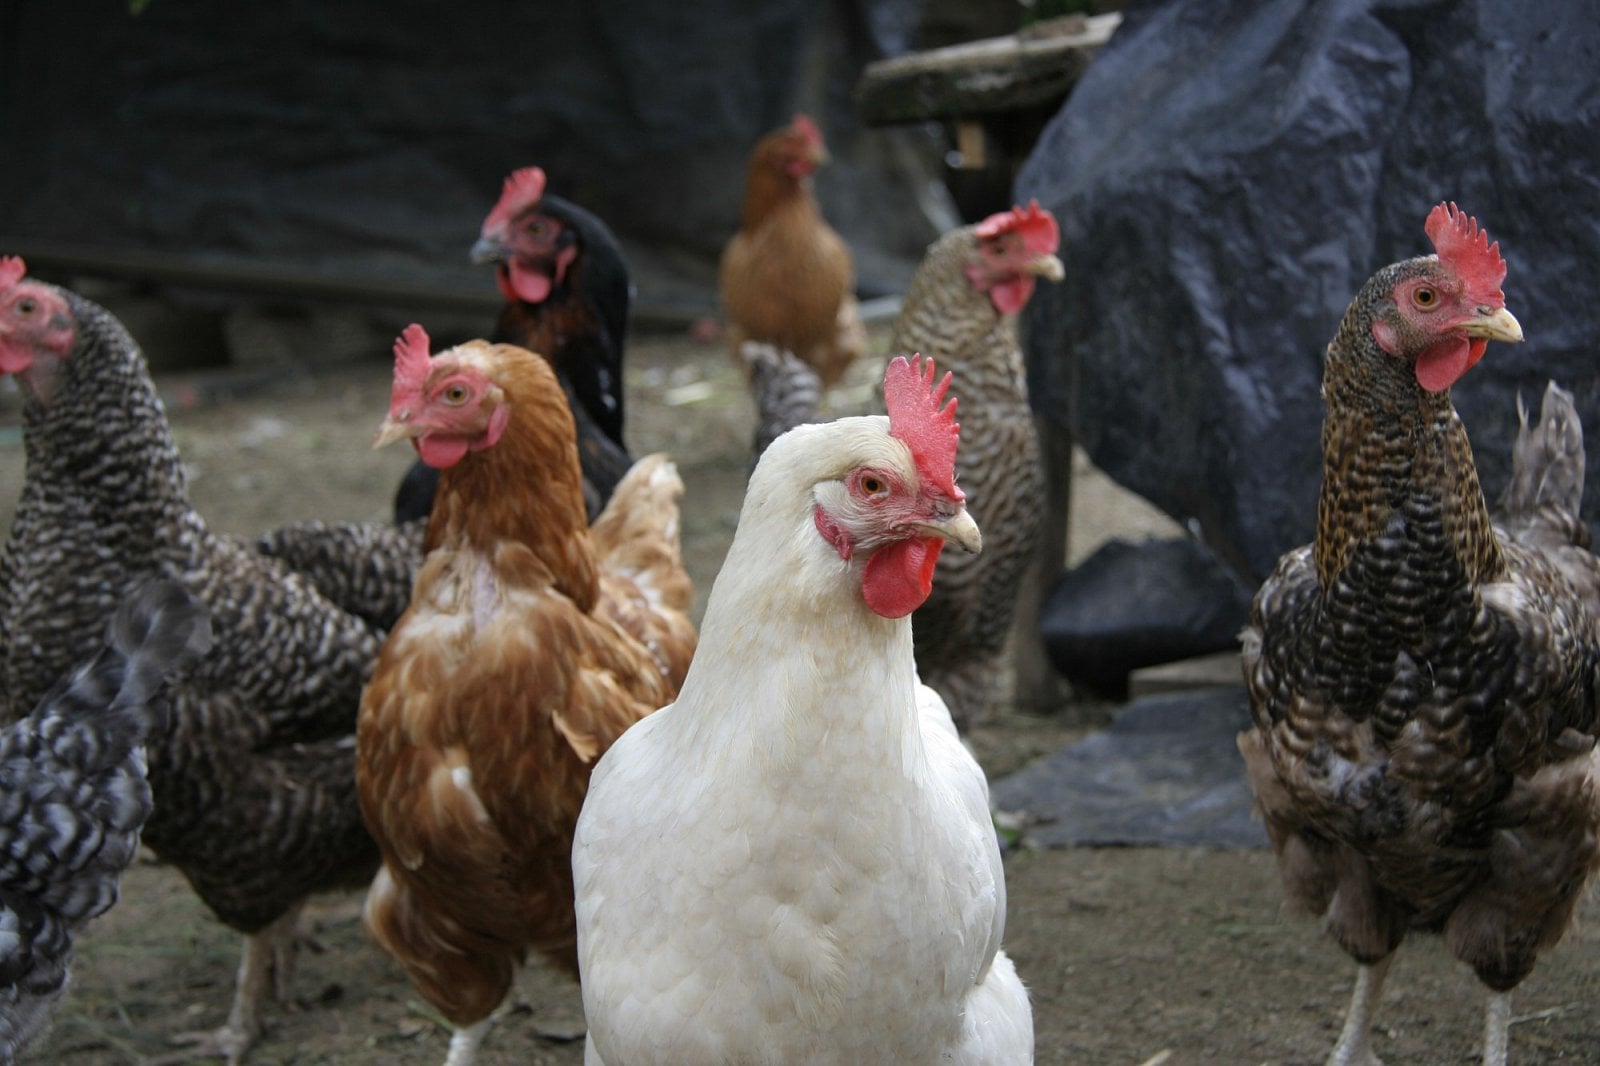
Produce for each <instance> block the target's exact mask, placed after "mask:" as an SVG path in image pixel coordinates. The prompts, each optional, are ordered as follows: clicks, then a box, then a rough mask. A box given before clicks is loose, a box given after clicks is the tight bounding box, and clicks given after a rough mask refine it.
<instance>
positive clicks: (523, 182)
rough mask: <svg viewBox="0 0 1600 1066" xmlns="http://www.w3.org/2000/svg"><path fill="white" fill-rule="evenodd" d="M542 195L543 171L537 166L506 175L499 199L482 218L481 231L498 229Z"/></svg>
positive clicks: (486, 231)
mask: <svg viewBox="0 0 1600 1066" xmlns="http://www.w3.org/2000/svg"><path fill="white" fill-rule="evenodd" d="M543 195H544V171H543V170H541V169H540V168H539V167H523V168H521V169H520V170H513V171H512V172H511V173H510V174H508V175H506V181H505V184H504V185H503V186H501V188H500V199H499V200H498V201H497V202H496V203H495V205H494V210H493V211H490V212H489V217H488V218H486V219H484V220H483V232H484V233H488V232H489V231H490V230H495V229H499V228H500V227H501V226H504V225H506V224H507V223H509V222H510V221H511V220H512V219H514V218H516V217H517V216H518V215H520V214H521V213H522V212H523V211H524V210H526V209H527V208H530V207H532V206H533V205H534V204H536V203H538V202H539V198H540V197H541V196H543Z"/></svg>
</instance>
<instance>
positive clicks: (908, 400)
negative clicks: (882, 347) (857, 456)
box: [883, 355, 967, 500]
mask: <svg viewBox="0 0 1600 1066" xmlns="http://www.w3.org/2000/svg"><path fill="white" fill-rule="evenodd" d="M935 373H936V369H935V367H934V365H933V360H932V359H923V358H922V356H920V355H913V356H912V357H911V358H910V359H909V360H907V359H906V357H905V356H903V355H900V356H896V357H895V358H894V359H892V360H890V362H889V366H888V367H887V368H886V369H885V370H884V372H883V403H884V406H885V407H886V408H887V409H888V411H889V435H890V436H892V437H895V438H896V439H898V440H899V441H901V442H902V443H903V444H905V446H906V447H908V448H910V449H911V455H912V457H913V458H914V459H916V461H917V471H918V472H919V473H920V474H921V475H922V476H923V478H924V479H925V480H927V481H930V482H932V483H933V484H934V485H935V486H937V487H938V488H939V489H940V490H941V491H942V492H943V493H944V494H945V495H946V496H949V497H950V498H951V499H954V500H964V499H966V498H967V495H966V493H964V492H962V491H961V490H960V489H958V488H956V445H957V444H958V443H959V442H960V440H961V424H960V423H959V422H957V421H956V405H957V401H956V399H955V398H954V397H951V399H950V402H949V403H947V404H944V406H943V407H941V406H939V405H940V404H941V403H943V401H944V394H945V393H946V392H948V391H949V390H950V372H949V371H945V375H944V377H943V378H942V379H940V381H939V383H938V384H937V385H935V384H934V383H933V376H934V374H935Z"/></svg>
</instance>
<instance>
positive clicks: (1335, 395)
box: [1239, 204, 1600, 1066]
mask: <svg viewBox="0 0 1600 1066" xmlns="http://www.w3.org/2000/svg"><path fill="white" fill-rule="evenodd" d="M1427 233H1428V236H1429V237H1430V239H1431V240H1432V241H1433V244H1434V247H1435V249H1436V250H1437V255H1433V256H1425V257H1421V258H1417V259H1410V260H1406V261H1405V262H1401V263H1396V264H1393V265H1391V266H1388V267H1385V268H1384V269H1382V270H1380V271H1379V272H1378V273H1377V274H1375V275H1374V276H1373V277H1372V278H1371V279H1370V280H1369V281H1368V282H1367V283H1366V284H1365V285H1364V286H1363V287H1362V289H1361V291H1360V293H1359V294H1358V295H1357V296H1356V298H1355V300H1354V302H1352V303H1351V305H1350V308H1349V310H1348V311H1347V312H1346V313H1345V316H1344V320H1343V321H1342V322H1341V323H1340V325H1339V329H1338V332H1337V333H1336V335H1335V336H1334V339H1333V341H1332V343H1330V344H1329V346H1328V351H1327V356H1326V362H1325V366H1324V372H1323V398H1324V401H1325V403H1326V407H1327V413H1326V419H1325V421H1324V423H1323V432H1322V443H1323V481H1322V492H1321V498H1320V501H1319V504H1318V511H1317V533H1316V540H1315V542H1314V543H1313V544H1311V545H1308V546H1306V547H1304V548H1301V549H1299V550H1297V551H1294V552H1291V553H1289V554H1288V555H1285V556H1284V557H1283V559H1282V560H1280V561H1279V563H1278V567H1277V569H1276V570H1275V572H1274V573H1273V574H1272V576H1271V577H1270V578H1268V580H1267V581H1266V583H1265V584H1263V585H1262V587H1261V590H1260V592H1259V593H1258V594H1257V596H1256V599H1255V604H1254V608H1253V617H1252V624H1251V626H1250V627H1249V628H1248V629H1247V630H1246V631H1245V633H1244V673H1245V678H1246V681H1247V683H1248V687H1249V692H1250V701H1251V711H1252V715H1253V718H1254V721H1255V726H1254V728H1253V729H1251V730H1249V731H1248V732H1246V733H1244V734H1242V735H1241V736H1240V738H1239V746H1240V749H1241V751H1242V752H1243V754H1244V757H1245V762H1246V765H1247V767H1248V771H1249V777H1250V783H1251V786H1252V788H1253V789H1254V791H1255V795H1256V802H1257V806H1258V809H1259V810H1260V813H1261V815H1262V817H1263V818H1264V820H1265V823H1266V828H1267V834H1268V836H1269V837H1270V838H1271V840H1272V844H1273V847H1274V848H1275V850H1276V851H1277V854H1278V862H1279V867H1280V870H1281V872H1282V875H1283V883H1284V891H1285V894H1286V896H1287V897H1288V899H1289V902H1290V903H1291V904H1292V905H1295V906H1297V907H1300V908H1303V909H1305V910H1307V911H1310V912H1311V913H1313V914H1318V915H1322V916H1324V918H1325V920H1326V923H1327V928H1328V931H1329V932H1330V933H1331V934H1332V936H1333V937H1334V939H1335V940H1336V941H1337V942H1338V943H1339V945H1340V946H1341V947H1343V948H1344V949H1345V951H1347V952H1348V953H1349V954H1350V955H1351V956H1352V957H1354V958H1355V960H1356V961H1357V962H1358V963H1359V964H1360V969H1359V973H1358V977H1357V981H1356V986H1355V992H1354V995H1353V997H1352V1000H1351V1005H1350V1010H1349V1013H1348V1015H1347V1017H1346V1021H1345V1026H1344V1030H1343V1032H1342V1034H1341V1035H1340V1038H1339V1040H1338V1042H1337V1044H1336V1045H1335V1047H1334V1050H1333V1052H1332V1055H1331V1056H1330V1058H1329V1062H1330V1063H1332V1064H1336V1066H1344V1064H1367V1063H1373V1062H1376V1061H1377V1059H1376V1056H1375V1055H1374V1054H1373V1050H1372V1044H1371V1039H1370V1031H1371V1025H1372V1018H1373V1013H1374V1011H1375V1009H1376V1007H1377V1004H1378V1001H1379V995H1380V992H1381V988H1382V984H1383V980H1384V976H1385V974H1386V973H1387V971H1388V969H1389V966H1390V963H1391V962H1392V960H1393V957H1394V951H1395V949H1396V948H1397V947H1398V946H1399V945H1400V942H1401V940H1402V939H1403V938H1404V937H1405V935H1406V933H1407V932H1408V931H1409V930H1411V929H1418V928H1420V929H1435V930H1441V931H1442V932H1443V934H1444V937H1445V943H1446V945H1447V946H1448V948H1449V949H1450V951H1451V952H1452V953H1453V954H1454V955H1455V956H1456V957H1457V958H1459V959H1460V960H1462V961H1463V962H1465V963H1467V964H1468V965H1469V966H1471V967H1472V968H1473V970H1474V972H1476V974H1477V975H1478V978H1479V979H1480V980H1481V981H1483V983H1484V984H1486V985H1487V986H1488V987H1489V988H1490V990H1491V996H1490V999H1489V1008H1488V1011H1487V1015H1486V1020H1485V1026H1484V1061H1485V1062H1486V1063H1489V1064H1494V1066H1499V1064H1503V1063H1504V1062H1505V1060H1506V1053H1507V1026H1508V1022H1509V1019H1510V990H1511V989H1512V988H1514V987H1515V986H1516V985H1517V983H1518V982H1520V981H1521V980H1522V979H1523V978H1524V977H1526V976H1527V975H1528V973H1529V972H1530V971H1531V970H1532V969H1533V967H1534V963H1535V961H1536V960H1537V958H1538V956H1539V954H1540V953H1541V952H1542V951H1544V950H1545V949H1547V948H1549V947H1551V946H1552V945H1554V944H1555V943H1556V942H1557V941H1558V940H1559V939H1560V938H1561V936H1562V935H1563V933H1564V932H1565V931H1566V929H1567V927H1568V925H1569V924H1570V923H1571V920H1572V916H1573V912H1574V909H1575V908H1576V907H1577V905H1578V903H1579V901H1580V899H1581V898H1582V896H1583V891H1584V886H1585V885H1586V884H1588V882H1589V879H1590V877H1591V876H1592V874H1593V873H1594V870H1595V867H1596V861H1597V857H1600V855H1597V850H1596V829H1597V827H1600V789H1597V767H1600V763H1597V760H1596V752H1595V739H1596V732H1597V722H1596V684H1597V680H1600V678H1597V669H1600V634H1597V631H1596V621H1595V620H1596V618H1597V614H1596V609H1597V607H1600V565H1597V564H1596V561H1595V557H1594V556H1593V555H1592V554H1591V553H1589V551H1588V550H1587V548H1588V534H1587V532H1586V531H1585V530H1584V527H1583V525H1582V523H1581V522H1579V521H1577V516H1576V508H1577V503H1578V500H1577V490H1576V489H1575V488H1574V487H1573V486H1574V485H1576V486H1578V487H1581V484H1582V481H1581V473H1579V475H1578V477H1577V479H1576V481H1574V479H1573V478H1572V477H1571V470H1570V466H1571V463H1572V462H1573V461H1574V459H1576V461H1578V462H1581V455H1582V450H1581V434H1578V433H1577V427H1576V421H1575V416H1574V415H1573V414H1572V412H1571V409H1570V405H1568V406H1567V407H1566V408H1565V409H1563V408H1562V405H1561V399H1562V397H1561V394H1559V393H1558V392H1552V393H1550V394H1549V396H1547V402H1546V407H1545V418H1544V424H1543V426H1542V427H1541V429H1540V431H1539V432H1538V433H1537V434H1530V433H1529V432H1528V431H1527V430H1526V428H1525V430H1524V434H1523V437H1524V440H1523V443H1522V444H1521V445H1519V447H1518V449H1517V454H1516V461H1517V464H1518V467H1519V469H1518V471H1517V475H1516V480H1515V481H1514V483H1513V487H1512V490H1511V491H1510V492H1509V493H1508V495H1507V498H1506V499H1505V500H1504V501H1503V503H1502V506H1503V509H1506V510H1508V511H1509V512H1510V513H1509V514H1508V515H1507V516H1506V517H1507V522H1506V524H1504V525H1501V526H1500V527H1499V528H1498V529H1497V527H1496V526H1495V525H1494V524H1492V523H1491V520H1490V515H1489V510H1488V507H1487V506H1486V504H1485V501H1484V496H1483V492H1482V490H1481V488H1480V487H1479V483H1478V475H1477V472H1476V470H1475V468H1474V466H1473V461H1472V450H1471V446H1470V445H1469V443H1468V440H1467V434H1466V430H1465V429H1464V428H1463V426H1462V424H1461V420H1460V419H1459V417H1458V416H1457V415H1456V411H1455V408H1454V406H1453V405H1452V404H1451V401H1450V391H1449V390H1450V386H1451V385H1452V384H1454V383H1455V381H1456V380H1457V379H1459V378H1460V376H1461V375H1462V374H1464V373H1465V372H1466V371H1467V370H1468V368H1470V367H1471V366H1472V365H1473V364H1474V363H1475V362H1477V360H1478V359H1479V358H1480V357H1481V356H1482V355H1483V351H1484V347H1485V345H1486V344H1487V342H1488V341H1489V340H1490V339H1497V340H1505V341H1518V340H1521V339H1522V329H1521V327H1520V326H1519V325H1518V324H1517V321H1516V319H1515V318H1514V317H1512V315H1511V313H1510V312H1509V311H1507V310H1506V308H1505V298H1504V296H1503V294H1502V293H1501V290H1500V285H1501V282H1502V281H1503V279H1504V277H1505V272H1506V267H1505V263H1504V261H1503V260H1502V259H1501V258H1500V254H1499V246H1498V245H1490V244H1489V242H1488V237H1487V235H1486V234H1484V233H1483V232H1482V231H1480V230H1479V229H1478V227H1477V224H1476V222H1474V221H1472V220H1471V219H1469V218H1467V217H1466V216H1465V215H1462V214H1460V213H1458V212H1457V211H1456V209H1455V205H1453V204H1451V205H1448V206H1447V205H1443V204H1441V205H1439V206H1438V207H1436V208H1435V209H1434V210H1433V212H1432V213H1431V214H1430V215H1429V216H1428V220H1427ZM1574 443H1576V451H1573V450H1572V449H1573V448H1574ZM1548 472H1554V474H1555V475H1556V476H1554V477H1550V478H1546V477H1545V476H1544V475H1545V474H1546V473H1548ZM1541 486H1542V487H1541ZM1547 489H1554V490H1556V493H1555V494H1552V493H1551V492H1548V491H1545V490H1547Z"/></svg>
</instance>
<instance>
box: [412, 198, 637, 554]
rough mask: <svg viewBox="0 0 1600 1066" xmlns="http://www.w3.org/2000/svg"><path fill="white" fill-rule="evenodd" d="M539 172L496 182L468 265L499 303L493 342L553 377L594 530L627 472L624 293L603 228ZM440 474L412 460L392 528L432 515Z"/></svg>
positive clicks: (628, 302)
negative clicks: (533, 357)
mask: <svg viewBox="0 0 1600 1066" xmlns="http://www.w3.org/2000/svg"><path fill="white" fill-rule="evenodd" d="M544 185H545V177H544V171H542V170H540V169H539V168H538V167H524V168H522V169H521V170H517V171H514V172H513V173H512V174H511V175H510V176H509V177H508V178H506V181H505V188H504V190H503V191H502V192H501V195H500V200H499V202H498V203H496V204H495V206H494V210H492V211H490V212H489V217H488V218H486V219H485V220H484V223H483V230H482V232H481V234H480V236H479V238H478V242H477V243H476V244H474V245H473V246H472V258H473V261H474V262H478V263H494V264H495V279H496V281H497V282H498V284H499V286H500V291H501V293H502V294H503V295H504V296H505V298H506V305H505V308H504V310H502V311H501V312H500V320H499V322H497V323H496V325H495V330H494V334H493V336H491V337H490V338H489V339H490V340H491V341H494V342H499V343H506V344H515V345H517V346H518V347H521V348H526V349H528V350H529V351H532V352H537V353H538V354H540V355H542V356H544V357H545V359H546V360H548V361H549V363H550V365H551V366H552V367H554V368H555V371H556V377H557V379H559V380H560V382H561V388H562V389H563V390H564V391H565V392H566V394H567V404H568V406H569V407H571V409H572V417H573V420H574V421H575V422H576V423H577V428H578V460H579V462H580V463H581V465H582V467H583V493H584V503H585V505H586V506H587V508H588V511H589V518H590V519H591V520H593V518H594V517H595V515H597V514H598V513H599V512H600V509H601V508H602V507H604V506H605V503H606V501H607V500H609V499H611V493H612V491H613V490H614V489H615V488H616V487H617V482H618V481H621V480H622V475H624V474H626V473H627V472H628V470H629V468H630V467H632V466H633V458H632V457H631V456H630V455H629V454H628V449H627V447H626V446H625V445H624V444H623V442H622V427H623V399H622V352H623V343H624V338H625V336H626V333H627V329H628V312H629V309H630V307H631V306H632V303H633V285H632V283H631V282H630V281H629V279H628V265H627V263H626V262H625V261H624V259H623V257H622V249H621V247H620V246H619V245H618V244H617V239H616V238H615V237H614V236H612V233H611V230H610V229H609V228H608V227H607V226H606V224H605V223H604V222H602V221H600V219H598V218H596V217H595V216H594V215H592V214H590V213H589V212H588V211H585V210H584V209H583V208H581V207H579V206H577V205H576V204H573V203H570V202H568V201H566V200H563V199H561V197H559V196H547V195H545V193H544ZM438 484H439V472H438V471H437V470H435V469H433V468H432V467H429V466H427V465H426V464H424V463H422V462H421V461H420V460H419V461H418V462H416V463H415V464H413V465H412V467H411V469H410V470H408V471H407V472H406V476H405V478H404V480H403V481H402V482H401V483H400V488H399V491H398V492H396V494H395V504H394V515H395V523H396V524H400V523H403V522H407V521H409V520H411V519H414V518H420V517H422V516H424V515H427V514H428V513H429V512H430V511H432V510H433V496H434V493H435V492H436V491H437V489H438Z"/></svg>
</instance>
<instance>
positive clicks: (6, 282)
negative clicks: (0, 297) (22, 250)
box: [0, 255, 28, 289]
mask: <svg viewBox="0 0 1600 1066" xmlns="http://www.w3.org/2000/svg"><path fill="white" fill-rule="evenodd" d="M27 272H28V266H27V264H26V263H24V262H23V261H22V258H21V257H20V256H15V255H8V256H5V257H4V258H0V289H9V288H11V286H13V285H15V284H16V283H17V282H19V281H21V280H22V275H24V274H26V273H27Z"/></svg>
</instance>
